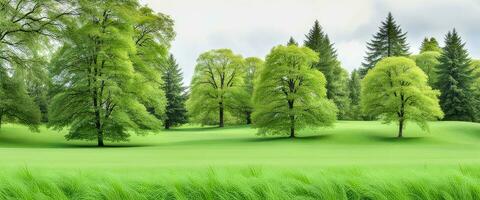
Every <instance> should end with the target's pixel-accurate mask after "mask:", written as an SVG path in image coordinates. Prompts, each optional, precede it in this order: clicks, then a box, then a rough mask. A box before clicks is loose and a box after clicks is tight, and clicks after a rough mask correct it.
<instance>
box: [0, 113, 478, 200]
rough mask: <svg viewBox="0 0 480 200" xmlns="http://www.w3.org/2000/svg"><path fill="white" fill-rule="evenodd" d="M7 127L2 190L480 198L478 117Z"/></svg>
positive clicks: (7, 194) (3, 194)
mask: <svg viewBox="0 0 480 200" xmlns="http://www.w3.org/2000/svg"><path fill="white" fill-rule="evenodd" d="M64 134H65V133H59V132H56V131H52V130H47V129H45V128H42V129H41V131H40V133H33V132H30V131H29V130H28V129H27V128H25V127H22V126H20V125H11V124H8V125H4V126H2V129H1V131H0V199H19V198H20V199H50V198H55V199H99V198H100V199H479V198H480V145H479V144H480V124H475V123H467V122H433V123H431V130H430V133H427V132H422V131H421V130H420V129H418V128H417V127H415V126H414V124H409V126H408V127H407V129H406V132H405V136H406V137H405V138H402V139H398V138H395V136H396V126H395V125H384V124H381V123H379V122H346V121H345V122H338V123H336V124H335V127H332V128H320V129H310V130H305V131H303V132H302V133H300V134H299V137H298V138H296V139H289V138H286V137H277V136H269V137H261V136H256V130H255V129H251V128H250V127H247V126H233V127H227V128H223V129H219V128H214V127H196V126H184V127H181V128H176V129H172V130H169V131H162V132H159V133H152V134H149V135H146V136H133V135H132V137H131V138H130V139H131V140H130V141H129V142H128V143H119V144H112V143H107V147H106V148H97V147H96V143H94V142H82V141H66V140H65V139H64V138H63V135H64Z"/></svg>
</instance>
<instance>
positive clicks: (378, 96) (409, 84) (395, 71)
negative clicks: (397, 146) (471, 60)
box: [361, 57, 443, 138]
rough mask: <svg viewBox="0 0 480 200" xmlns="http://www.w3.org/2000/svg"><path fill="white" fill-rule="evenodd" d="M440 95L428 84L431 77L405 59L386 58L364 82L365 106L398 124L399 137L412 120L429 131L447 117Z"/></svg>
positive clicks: (362, 100)
mask: <svg viewBox="0 0 480 200" xmlns="http://www.w3.org/2000/svg"><path fill="white" fill-rule="evenodd" d="M439 95H440V94H439V92H438V91H437V90H433V89H432V88H431V87H430V86H428V83H427V75H426V74H425V73H424V72H423V71H422V70H421V69H420V68H419V67H418V66H416V65H415V62H414V61H413V60H410V59H408V58H405V57H391V58H385V59H383V60H381V61H380V62H378V63H377V65H376V66H375V67H374V68H373V69H371V70H370V71H369V72H368V74H367V75H366V76H365V78H364V79H363V80H362V92H361V105H362V108H363V111H364V112H365V113H367V114H369V115H373V116H378V117H380V118H381V119H382V120H383V121H384V122H385V123H390V122H392V121H395V122H397V123H398V137H399V138H401V137H403V130H404V128H405V126H406V123H407V122H409V121H412V122H415V123H417V124H418V125H419V126H420V127H421V128H422V129H428V125H427V122H428V121H429V120H436V119H438V118H442V117H443V113H442V110H441V109H440V105H439V103H438V101H439V100H438V96H439Z"/></svg>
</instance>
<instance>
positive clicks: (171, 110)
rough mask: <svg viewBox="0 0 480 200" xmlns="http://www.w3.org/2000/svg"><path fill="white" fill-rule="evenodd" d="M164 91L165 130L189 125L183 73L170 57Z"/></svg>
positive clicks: (171, 56)
mask: <svg viewBox="0 0 480 200" xmlns="http://www.w3.org/2000/svg"><path fill="white" fill-rule="evenodd" d="M162 78H163V81H164V84H163V91H165V96H166V99H167V107H166V109H165V119H164V120H163V125H164V127H165V129H169V128H170V127H172V126H177V125H181V124H185V123H187V110H186V108H185V101H186V100H187V99H186V96H185V94H186V92H185V87H183V83H182V79H183V78H182V72H181V71H180V68H179V67H178V64H177V61H176V60H175V58H174V57H173V55H170V58H169V60H168V64H167V65H166V67H165V69H164V71H163V75H162Z"/></svg>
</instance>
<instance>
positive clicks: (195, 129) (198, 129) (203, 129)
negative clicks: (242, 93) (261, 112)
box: [163, 125, 250, 133]
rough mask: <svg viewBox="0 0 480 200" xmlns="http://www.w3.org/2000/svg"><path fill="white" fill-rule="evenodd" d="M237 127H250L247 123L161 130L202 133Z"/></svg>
mask: <svg viewBox="0 0 480 200" xmlns="http://www.w3.org/2000/svg"><path fill="white" fill-rule="evenodd" d="M238 128H250V126H247V125H235V126H225V127H222V128H220V127H218V126H204V127H182V128H171V129H168V130H163V131H164V132H166V133H168V132H198V133H204V132H208V131H224V130H229V129H238Z"/></svg>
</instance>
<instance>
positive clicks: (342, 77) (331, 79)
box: [305, 21, 350, 119]
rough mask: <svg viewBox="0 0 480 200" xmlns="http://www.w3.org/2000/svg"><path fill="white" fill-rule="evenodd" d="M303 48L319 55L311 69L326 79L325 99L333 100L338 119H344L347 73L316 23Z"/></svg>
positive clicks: (346, 97)
mask: <svg viewBox="0 0 480 200" xmlns="http://www.w3.org/2000/svg"><path fill="white" fill-rule="evenodd" d="M306 37H307V38H306V40H305V46H306V47H308V48H310V49H312V50H314V51H315V52H317V53H318V54H319V55H320V58H319V61H318V62H315V63H314V65H313V67H314V68H315V69H317V70H319V71H320V72H322V73H323V75H324V76H325V78H326V81H327V84H326V89H327V98H328V99H331V100H333V102H334V103H335V105H336V106H337V108H338V109H339V112H338V118H340V119H346V113H347V112H348V110H349V109H350V108H349V100H348V89H347V87H348V86H347V79H348V73H347V71H346V70H345V69H343V68H342V67H341V66H340V61H338V58H337V52H336V50H335V48H334V47H333V43H331V42H330V39H329V38H328V35H327V34H325V33H324V32H323V30H322V27H321V26H320V23H319V22H318V21H315V23H314V25H313V27H312V29H310V31H309V33H308V34H307V35H306Z"/></svg>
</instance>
